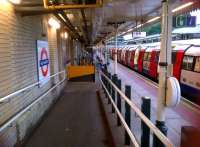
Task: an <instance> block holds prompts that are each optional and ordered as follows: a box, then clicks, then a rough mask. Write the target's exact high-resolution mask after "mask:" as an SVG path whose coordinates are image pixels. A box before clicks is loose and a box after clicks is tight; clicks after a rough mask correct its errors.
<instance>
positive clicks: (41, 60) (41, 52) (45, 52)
mask: <svg viewBox="0 0 200 147" xmlns="http://www.w3.org/2000/svg"><path fill="white" fill-rule="evenodd" d="M37 63H38V80H39V81H40V82H41V85H43V84H45V83H46V82H48V81H49V79H50V58H49V48H48V42H47V41H41V40H37Z"/></svg>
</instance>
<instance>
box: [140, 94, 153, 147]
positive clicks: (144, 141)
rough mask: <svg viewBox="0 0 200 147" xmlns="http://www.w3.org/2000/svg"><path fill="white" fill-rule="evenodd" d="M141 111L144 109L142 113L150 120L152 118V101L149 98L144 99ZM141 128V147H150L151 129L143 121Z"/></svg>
mask: <svg viewBox="0 0 200 147" xmlns="http://www.w3.org/2000/svg"><path fill="white" fill-rule="evenodd" d="M141 109H142V113H143V114H144V115H145V116H146V117H147V118H148V119H149V120H150V117H151V99H150V98H149V97H142V105H141ZM141 128H142V134H141V147H149V143H150V129H149V127H148V126H147V125H146V124H145V123H144V122H143V121H142V122H141Z"/></svg>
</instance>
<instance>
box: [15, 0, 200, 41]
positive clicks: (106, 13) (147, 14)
mask: <svg viewBox="0 0 200 147" xmlns="http://www.w3.org/2000/svg"><path fill="white" fill-rule="evenodd" d="M44 1H45V0H44ZM50 1H51V4H55V5H56V4H58V5H60V4H62V3H65V4H66V3H67V2H70V4H95V3H96V2H97V1H98V0H92V1H89V0H70V1H69V0H48V2H50ZM171 1H172V3H171V5H172V8H173V9H175V8H177V7H179V6H181V5H183V4H187V3H190V2H192V5H190V6H188V7H187V8H184V9H181V10H180V11H177V12H176V14H179V13H185V12H187V11H191V10H194V9H196V8H198V7H199V6H200V1H199V0H171ZM102 2H103V3H102V7H95V8H84V9H74V8H73V9H72V8H71V9H70V8H68V9H60V10H58V9H47V8H44V3H43V0H21V3H20V4H19V5H16V6H15V9H16V11H17V12H20V13H21V15H22V16H32V15H42V14H50V13H51V14H54V15H57V18H59V20H60V22H61V23H64V24H65V25H66V27H67V28H68V30H71V31H72V33H74V36H75V38H78V39H79V40H82V41H85V42H87V43H90V44H91V43H94V44H95V43H97V42H99V41H100V40H104V39H105V38H106V37H107V38H108V37H110V36H112V35H113V34H114V33H115V31H116V24H118V25H117V27H118V32H126V31H127V30H130V29H132V28H134V27H135V26H137V25H139V24H142V23H145V22H147V21H149V20H151V19H153V18H155V17H160V16H161V9H162V0H103V1H102ZM176 14H175V15H176ZM61 15H62V17H63V18H64V19H67V21H66V20H65V22H63V20H62V19H63V18H62V17H61Z"/></svg>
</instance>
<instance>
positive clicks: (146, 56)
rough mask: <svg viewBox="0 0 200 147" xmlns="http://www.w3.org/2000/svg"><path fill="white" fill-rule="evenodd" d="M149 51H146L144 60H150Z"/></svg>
mask: <svg viewBox="0 0 200 147" xmlns="http://www.w3.org/2000/svg"><path fill="white" fill-rule="evenodd" d="M148 54H149V53H148V52H146V53H144V60H145V61H147V60H148Z"/></svg>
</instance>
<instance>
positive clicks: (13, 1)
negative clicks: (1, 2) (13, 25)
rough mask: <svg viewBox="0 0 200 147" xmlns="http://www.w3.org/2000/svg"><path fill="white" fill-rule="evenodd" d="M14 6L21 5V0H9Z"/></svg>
mask: <svg viewBox="0 0 200 147" xmlns="http://www.w3.org/2000/svg"><path fill="white" fill-rule="evenodd" d="M9 1H10V2H11V3H13V4H20V3H21V0H9Z"/></svg>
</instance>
